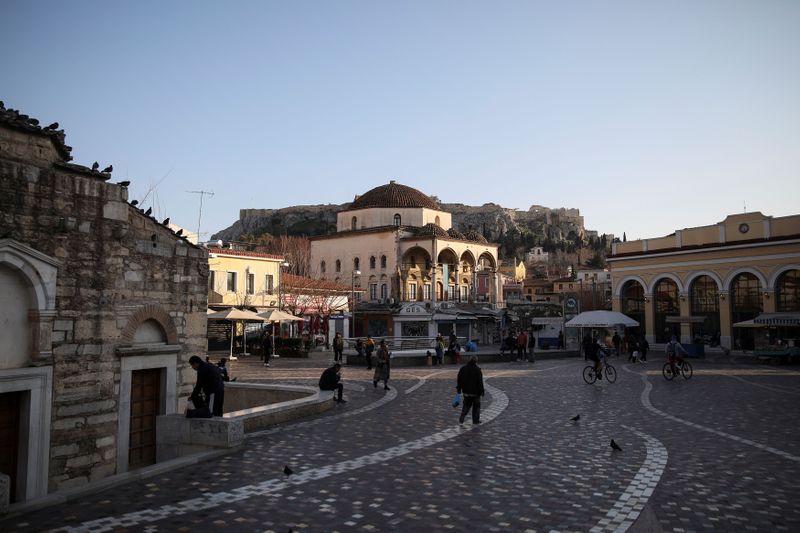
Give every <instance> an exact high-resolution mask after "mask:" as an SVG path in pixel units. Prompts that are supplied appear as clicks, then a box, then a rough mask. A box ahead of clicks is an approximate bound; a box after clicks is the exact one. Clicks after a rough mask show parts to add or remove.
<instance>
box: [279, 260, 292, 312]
mask: <svg viewBox="0 0 800 533" xmlns="http://www.w3.org/2000/svg"><path fill="white" fill-rule="evenodd" d="M290 266H291V265H290V264H289V262H288V261H284V262H283V263H281V264H279V265H278V311H281V310H282V309H283V269H284V268H289V267H290Z"/></svg>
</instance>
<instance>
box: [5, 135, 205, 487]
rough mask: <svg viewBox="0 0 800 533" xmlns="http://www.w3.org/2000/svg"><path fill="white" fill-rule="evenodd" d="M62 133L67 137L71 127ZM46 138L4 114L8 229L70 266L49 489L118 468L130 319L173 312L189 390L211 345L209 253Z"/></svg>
mask: <svg viewBox="0 0 800 533" xmlns="http://www.w3.org/2000/svg"><path fill="white" fill-rule="evenodd" d="M61 135H62V139H63V133H62V134H61ZM55 144H56V143H55V142H54V141H53V140H51V139H50V138H47V137H46V136H44V135H43V134H37V132H31V131H26V130H25V129H19V128H15V127H13V125H8V124H4V123H3V122H2V121H0V236H2V237H6V238H13V239H16V240H18V241H20V242H21V243H23V244H26V245H28V246H30V247H32V248H34V249H36V250H39V251H41V252H42V253H45V254H47V255H49V256H51V257H54V258H56V259H57V260H58V261H60V262H61V266H60V268H59V269H58V283H57V296H56V309H57V310H56V313H57V315H56V318H55V321H54V322H53V332H52V338H53V357H52V361H47V360H45V361H36V362H35V364H40V365H52V366H53V375H54V390H53V410H52V432H51V450H50V468H49V475H50V490H51V491H53V490H58V489H62V488H67V487H72V486H76V485H81V484H84V483H87V482H89V481H94V480H98V479H101V478H103V477H106V476H108V475H111V474H113V473H115V465H116V446H117V443H116V439H117V417H118V402H119V388H120V357H119V356H118V355H117V353H116V350H117V348H118V347H119V346H120V345H121V344H124V343H125V342H128V343H129V342H130V339H127V340H126V339H124V338H123V332H124V331H125V328H126V327H130V324H129V319H130V318H131V317H132V316H133V315H134V313H137V311H140V310H141V309H144V308H146V307H147V306H150V308H151V309H153V308H159V309H161V310H163V311H164V316H168V317H169V320H171V321H172V325H173V326H174V331H176V332H177V335H176V339H174V344H178V345H180V346H181V349H180V352H179V355H178V357H179V361H178V370H179V372H178V381H179V382H178V384H177V385H178V393H179V395H180V396H185V395H186V394H188V391H189V390H190V389H191V385H192V384H193V382H194V372H191V368H189V367H188V363H187V361H188V358H189V357H190V356H191V355H194V354H200V353H204V352H205V348H206V338H205V337H206V335H205V330H206V319H205V310H206V298H207V294H206V286H207V278H208V260H207V253H206V251H205V250H204V249H202V248H198V247H196V246H194V245H192V244H190V243H188V242H187V241H186V240H184V239H182V238H180V237H178V236H176V235H175V234H173V232H172V231H170V230H169V229H168V228H166V227H165V226H163V225H161V224H160V223H158V222H157V221H155V220H153V219H152V218H150V217H147V216H145V215H144V214H143V213H141V212H140V211H139V210H138V209H136V208H135V207H133V206H131V205H130V204H128V202H127V188H125V187H122V186H120V185H117V184H114V183H110V182H109V181H106V179H107V178H108V176H107V175H103V174H100V173H98V172H94V171H91V170H90V169H88V168H86V167H80V166H78V165H71V164H68V163H67V162H66V161H65V159H64V156H63V150H62V151H61V152H60V151H59V150H57V149H56V148H57V146H56V147H54V145H55Z"/></svg>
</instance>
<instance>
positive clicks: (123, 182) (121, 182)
mask: <svg viewBox="0 0 800 533" xmlns="http://www.w3.org/2000/svg"><path fill="white" fill-rule="evenodd" d="M130 184H131V182H130V181H120V182H119V186H120V187H127V186H128V185H130Z"/></svg>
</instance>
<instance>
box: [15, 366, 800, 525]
mask: <svg viewBox="0 0 800 533" xmlns="http://www.w3.org/2000/svg"><path fill="white" fill-rule="evenodd" d="M612 362H613V363H614V364H615V366H617V370H618V380H617V382H616V383H615V384H608V383H606V382H605V381H601V382H598V383H597V384H595V385H586V384H585V383H584V382H583V380H582V379H581V376H580V373H581V370H582V369H583V366H584V362H583V361H582V360H577V359H570V360H549V361H540V362H537V363H536V364H528V363H498V364H487V365H482V367H483V369H484V376H485V377H486V378H487V384H488V385H490V386H491V390H492V391H493V393H492V395H491V396H490V395H488V394H487V397H486V399H485V400H484V403H483V407H484V411H485V412H486V416H485V417H484V423H483V424H481V425H479V426H476V427H474V428H473V427H472V424H471V422H470V421H469V418H468V419H467V422H466V423H465V424H464V426H459V425H458V413H459V411H460V410H459V409H453V408H452V407H451V406H450V400H451V398H452V395H453V393H454V385H455V374H456V371H457V369H456V367H455V366H449V367H423V368H403V369H398V370H393V371H392V378H393V379H392V380H391V381H390V386H391V387H392V389H393V390H391V391H389V392H388V393H387V392H386V391H384V390H383V389H382V388H380V387H379V388H378V389H374V388H373V387H372V382H371V373H370V372H368V371H367V370H366V369H363V368H352V367H348V368H346V370H345V383H346V389H345V397H346V398H347V399H348V400H349V401H348V403H347V404H345V405H339V406H337V407H336V408H335V409H333V410H330V411H328V412H326V413H324V414H322V415H320V416H319V417H317V418H314V419H313V420H305V421H300V422H295V423H292V424H286V425H284V426H281V427H279V428H276V429H272V430H267V431H264V432H261V433H259V434H256V435H252V436H249V437H248V439H247V440H246V441H245V444H244V446H243V447H242V448H241V449H239V450H237V451H235V452H233V453H231V454H229V455H226V456H223V457H221V458H218V459H216V460H214V461H210V462H207V463H201V464H199V465H195V466H193V467H187V468H183V469H180V470H175V471H172V472H169V473H167V474H163V475H158V476H155V477H152V478H150V479H147V480H144V481H141V482H135V483H131V484H129V485H126V486H123V487H119V488H115V489H113V490H111V491H107V492H103V493H100V494H96V495H93V496H87V497H84V498H80V499H78V500H76V501H74V502H71V503H69V504H66V505H59V506H54V507H50V508H47V509H44V510H41V511H37V512H35V513H30V514H28V515H22V516H16V517H11V518H10V519H8V520H6V521H3V522H0V529H2V530H3V531H8V532H17V531H20V532H22V531H42V530H50V529H61V530H62V531H94V530H97V531H99V530H107V531H118V532H122V531H223V530H227V531H276V532H278V531H283V532H285V531H289V530H290V529H291V530H294V531H471V530H477V531H590V530H591V531H606V530H609V531H610V530H614V529H615V528H619V530H625V529H626V528H628V527H629V526H631V530H632V531H649V530H656V531H658V530H662V531H687V532H688V531H711V530H723V531H798V530H800V508H798V506H797V505H796V498H797V495H798V494H800V475H799V474H800V420H799V418H800V413H798V410H797V409H796V408H795V407H794V404H795V402H796V401H797V399H798V398H799V397H800V372H794V371H792V370H793V367H786V368H784V369H775V368H774V367H769V368H768V371H767V372H764V370H765V367H757V366H748V365H742V364H735V363H733V362H731V361H717V362H713V361H693V363H694V366H695V369H696V370H697V373H696V374H695V376H694V377H693V378H692V379H691V380H689V381H684V380H682V379H676V380H674V381H672V382H667V381H665V380H664V379H663V378H662V377H661V375H660V367H661V362H660V361H658V360H657V359H656V358H652V360H651V361H650V362H649V363H648V364H647V365H627V364H626V363H625V362H624V361H621V360H617V359H615V360H613V361H612ZM231 364H232V368H231V373H232V375H239V376H240V378H239V379H241V380H247V381H254V380H279V381H282V382H293V383H303V384H309V383H316V380H317V379H318V376H319V373H320V371H321V369H322V365H321V364H315V363H314V362H305V363H298V362H296V361H292V362H289V361H285V360H279V361H273V365H272V367H271V368H269V369H265V368H263V367H262V366H260V365H259V364H258V363H257V362H256V361H253V360H250V361H246V360H245V361H236V362H232V363H231ZM646 383H650V384H651V386H652V390H649V392H648V393H647V394H646V396H647V398H649V401H650V402H651V404H652V408H653V410H648V409H646V408H645V407H644V405H643V403H642V394H643V391H646V388H645V384H646ZM409 389H413V390H412V392H410V393H409V394H406V393H405V392H404V391H406V390H409ZM504 398H507V402H508V403H507V405H506V404H505V399H504ZM493 408H494V412H493V411H492V409H493ZM658 412H663V413H669V414H670V415H672V416H674V417H676V418H677V419H679V420H678V421H676V420H671V419H669V418H665V417H664V416H661V415H658V414H657V413H658ZM577 413H580V414H581V419H580V420H579V421H578V422H571V421H570V420H569V418H570V417H572V416H573V415H575V414H577ZM491 416H496V418H494V419H491V420H490V419H489V418H490V417H491ZM681 421H685V422H688V423H691V424H694V425H687V424H686V423H681ZM698 426H702V427H705V428H710V429H713V430H716V431H717V432H721V433H722V434H723V435H730V436H732V437H735V438H740V439H744V440H748V441H753V442H755V443H757V444H760V445H764V446H765V447H771V448H773V449H775V450H779V451H781V452H783V455H778V454H776V453H771V452H769V451H767V450H765V449H762V448H758V447H755V446H753V445H748V444H746V443H744V442H740V441H737V440H734V439H733V438H727V437H724V436H721V435H719V434H715V433H711V432H708V431H704V430H701V429H699V428H698ZM432 435H439V438H441V439H443V440H440V441H438V440H436V439H435V438H432V437H431V436H432ZM611 438H614V439H615V440H616V441H617V442H618V443H619V444H620V445H621V446H622V448H623V451H622V452H614V451H612V450H611V448H610V447H609V441H610V440H611ZM404 447H405V448H404ZM398 449H403V450H405V451H403V453H402V454H399V453H398V452H397V450H398ZM409 450H410V451H409ZM370 457H371V459H370ZM659 461H660V462H661V465H662V466H661V468H660V469H659V468H658V464H659ZM664 461H666V466H665V467H664V466H663V464H664ZM285 464H288V465H290V466H291V468H293V469H294V471H295V475H294V476H291V477H290V478H285V476H283V474H282V469H283V466H284V465H285ZM343 465H344V466H343ZM662 470H663V472H662ZM337 472H339V473H337ZM304 476H305V477H304ZM312 478H314V479H312ZM648 486H650V487H655V488H654V489H652V488H651V489H649V490H648V488H647V487H648ZM237 489H238V491H237ZM237 494H238V496H236V497H234V495H237ZM194 498H200V500H198V501H192V499H194ZM181 502H183V503H181ZM211 502H213V506H211V507H206V506H205V505H203V503H206V504H211ZM645 504H646V508H645V509H644V512H643V514H644V515H647V517H648V518H649V522H648V523H647V524H645V521H644V519H642V520H639V521H638V522H636V523H634V522H633V520H632V519H630V518H629V516H631V517H633V518H637V517H638V516H639V511H641V510H642V507H643V506H645ZM165 505H173V506H174V507H173V508H166V510H165V508H164V507H163V506H165ZM637 505H638V507H637ZM632 509H635V511H631V510H632ZM143 510H147V511H146V512H144V513H139V514H137V515H136V516H138V517H140V518H141V517H142V516H153V517H162V516H165V517H166V518H163V519H160V520H157V521H153V522H149V521H147V520H139V521H135V520H134V521H133V522H132V523H130V524H128V525H127V526H126V525H125V522H124V520H123V519H122V518H121V517H123V516H124V515H126V514H127V513H135V512H137V511H143ZM151 513H152V514H151ZM103 517H110V518H109V519H108V521H107V522H106V523H107V524H108V527H107V528H106V529H103V528H101V527H100V524H98V523H94V524H91V525H90V524H87V522H88V521H93V520H97V519H101V518H103Z"/></svg>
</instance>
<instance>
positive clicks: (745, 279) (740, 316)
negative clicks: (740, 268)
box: [730, 272, 763, 350]
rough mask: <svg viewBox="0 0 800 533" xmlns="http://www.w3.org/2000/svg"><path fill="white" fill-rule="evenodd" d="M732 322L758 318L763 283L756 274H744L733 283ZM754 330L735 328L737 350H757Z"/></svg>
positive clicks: (761, 307) (735, 346)
mask: <svg viewBox="0 0 800 533" xmlns="http://www.w3.org/2000/svg"><path fill="white" fill-rule="evenodd" d="M730 294H731V322H732V323H733V324H736V323H737V322H743V321H745V320H750V319H753V318H755V317H757V316H758V315H759V314H760V313H761V311H762V310H763V306H762V305H761V282H759V281H758V278H757V277H756V276H755V274H751V273H750V272H742V273H741V274H739V275H738V276H736V277H735V278H733V281H732V282H731V288H730ZM755 345H756V343H755V335H754V331H753V328H733V346H734V348H735V349H737V350H753V349H755Z"/></svg>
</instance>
